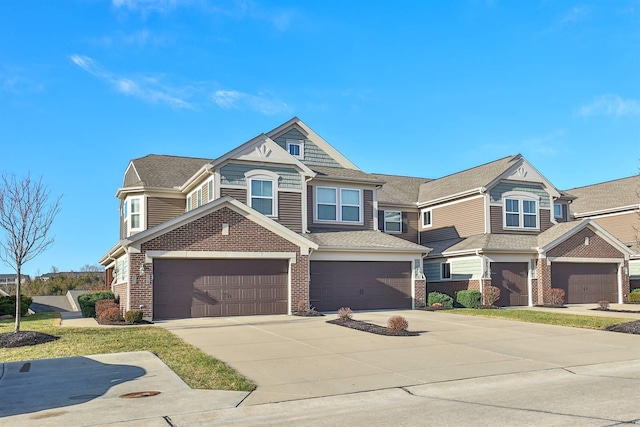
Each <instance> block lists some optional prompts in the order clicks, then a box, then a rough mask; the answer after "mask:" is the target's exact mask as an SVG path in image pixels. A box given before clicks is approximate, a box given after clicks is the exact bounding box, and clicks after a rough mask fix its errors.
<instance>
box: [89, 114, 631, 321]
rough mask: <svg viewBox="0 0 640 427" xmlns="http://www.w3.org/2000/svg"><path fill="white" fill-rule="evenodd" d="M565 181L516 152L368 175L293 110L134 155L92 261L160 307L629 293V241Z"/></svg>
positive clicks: (141, 300)
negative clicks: (269, 125)
mask: <svg viewBox="0 0 640 427" xmlns="http://www.w3.org/2000/svg"><path fill="white" fill-rule="evenodd" d="M207 154H208V153H207ZM574 190H575V193H574ZM574 190H571V191H570V192H563V191H559V190H558V189H556V188H555V187H554V186H553V185H552V184H551V183H550V182H549V181H548V180H547V179H546V178H545V177H544V176H542V174H540V172H538V171H537V170H536V169H535V168H534V167H533V166H532V165H531V164H530V163H529V162H528V161H527V160H526V159H524V158H523V157H522V156H521V155H515V156H509V157H505V158H502V159H498V160H496V161H494V162H490V163H487V164H484V165H481V166H478V167H475V168H472V169H468V170H465V171H462V172H458V173H455V174H452V175H448V176H445V177H442V178H439V179H428V178H418V177H406V176H395V175H385V174H372V173H365V172H363V171H362V170H360V169H359V168H358V167H357V166H356V165H354V164H353V163H352V162H351V161H350V160H348V159H347V158H346V157H344V156H343V155H342V154H340V153H339V152H338V151H337V150H336V149H335V148H334V147H332V146H331V145H330V144H329V143H327V142H326V141H325V140H324V139H322V138H321V137H320V136H319V135H318V134H316V133H315V132H314V131H313V130H311V129H310V128H309V127H308V126H307V125H306V124H304V123H303V122H302V121H300V120H299V119H297V118H293V119H291V120H289V121H288V122H286V123H284V124H282V125H281V126H278V127H277V128H275V129H273V130H272V131H270V132H267V133H265V134H260V135H258V136H257V137H255V138H253V139H251V140H250V141H248V142H246V143H244V144H242V145H240V146H238V147H237V148H235V149H233V150H231V151H230V152H228V153H226V154H223V155H222V156H220V157H217V158H185V157H175V156H166V155H148V156H145V157H142V158H138V159H134V160H132V161H131V162H130V163H129V165H128V167H127V168H126V170H125V173H124V179H123V184H122V187H121V188H119V189H118V190H117V193H116V197H117V198H118V199H119V200H120V241H119V242H118V243H117V244H116V245H115V246H113V247H112V248H111V249H110V250H109V251H108V252H107V253H106V254H105V255H104V256H103V257H102V258H101V260H100V263H101V264H102V265H103V266H104V267H105V270H106V280H107V283H111V287H112V289H113V291H114V292H115V294H116V295H117V296H118V297H119V299H120V304H121V307H122V309H123V310H128V309H133V308H136V309H137V308H140V309H142V310H143V312H144V315H145V317H147V318H155V319H163V318H183V317H203V316H231V315H250V314H287V313H288V314H291V313H292V312H294V311H296V310H297V308H298V307H299V306H305V305H311V306H314V307H316V308H317V309H318V310H320V311H331V310H336V309H338V308H339V307H342V306H345V307H351V308H352V309H354V310H362V309H396V308H398V309H400V308H402V309H410V308H415V307H417V306H419V305H423V304H424V303H425V300H426V296H427V293H428V292H433V291H439V292H444V293H447V294H450V295H452V296H454V295H455V292H456V291H458V290H461V289H477V290H479V291H481V292H484V291H485V290H486V289H487V287H488V286H490V285H492V286H496V287H498V288H499V289H500V291H501V298H500V300H499V301H498V305H502V306H513V305H534V304H544V303H546V302H548V300H549V290H550V289H551V288H562V289H564V290H565V292H566V297H565V301H566V302H568V303H586V302H597V301H600V300H608V301H610V302H624V301H626V296H627V295H628V293H629V290H630V279H629V273H630V268H631V274H632V275H635V274H636V273H635V270H634V268H635V267H634V266H635V264H634V260H635V259H634V257H636V256H637V255H636V252H634V251H633V249H632V248H630V247H629V246H628V245H626V244H625V242H627V240H628V239H627V237H625V236H626V234H624V235H623V234H620V233H618V231H617V229H616V228H615V227H611V226H610V225H609V224H605V223H603V222H602V221H601V218H600V217H598V216H597V215H589V214H593V213H594V212H596V213H599V212H600V210H602V209H609V208H608V207H605V208H601V207H597V208H595V209H591V208H587V209H583V210H576V209H575V207H577V206H580V199H581V198H582V197H585V196H584V194H583V193H581V192H580V191H579V189H574ZM613 199H614V202H612V204H615V203H618V202H617V200H624V202H623V203H622V204H620V203H619V204H618V205H624V206H631V205H633V203H632V202H629V201H628V200H627V199H621V198H619V197H617V196H616V197H614V198H613ZM635 203H636V205H635V209H637V200H636V202H635ZM618 205H616V206H618ZM598 206H599V205H598ZM583 212H584V213H585V215H582V213H583ZM616 213H617V211H616ZM607 214H608V213H607ZM581 215H582V216H581ZM618 216H619V217H620V218H623V216H622V215H618ZM574 219H575V220H574ZM627 231H628V230H627ZM625 233H626V231H625ZM620 239H622V242H621V241H620ZM627 243H628V242H627ZM630 260H631V264H630ZM425 276H426V280H425ZM634 277H635V276H634Z"/></svg>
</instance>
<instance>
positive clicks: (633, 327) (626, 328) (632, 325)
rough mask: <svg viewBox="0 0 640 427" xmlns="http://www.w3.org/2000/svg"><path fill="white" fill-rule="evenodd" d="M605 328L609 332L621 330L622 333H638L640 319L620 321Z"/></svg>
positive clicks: (639, 331)
mask: <svg viewBox="0 0 640 427" xmlns="http://www.w3.org/2000/svg"><path fill="white" fill-rule="evenodd" d="M605 330H607V331H611V332H622V333H624V334H640V320H634V321H633V322H627V323H621V324H619V325H613V326H607V327H606V328H605Z"/></svg>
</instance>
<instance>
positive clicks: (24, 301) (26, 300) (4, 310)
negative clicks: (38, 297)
mask: <svg viewBox="0 0 640 427" xmlns="http://www.w3.org/2000/svg"><path fill="white" fill-rule="evenodd" d="M32 302H33V299H32V298H31V297H27V296H24V295H22V296H20V314H21V315H23V316H24V315H26V314H27V312H28V311H29V306H30V305H31V303H32ZM5 314H10V315H11V316H15V315H16V296H15V295H11V296H1V297H0V316H4V315H5Z"/></svg>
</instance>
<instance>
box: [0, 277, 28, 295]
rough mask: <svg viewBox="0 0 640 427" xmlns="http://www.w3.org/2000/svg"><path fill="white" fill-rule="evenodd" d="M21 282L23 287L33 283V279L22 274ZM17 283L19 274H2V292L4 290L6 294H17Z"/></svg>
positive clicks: (0, 278) (0, 285)
mask: <svg viewBox="0 0 640 427" xmlns="http://www.w3.org/2000/svg"><path fill="white" fill-rule="evenodd" d="M20 282H21V284H23V285H25V284H28V283H31V277H30V276H29V275H28V274H22V275H21V280H20ZM17 283H18V275H17V274H15V273H11V274H0V290H3V291H4V292H5V293H15V292H16V284H17Z"/></svg>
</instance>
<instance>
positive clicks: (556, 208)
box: [553, 203, 562, 219]
mask: <svg viewBox="0 0 640 427" xmlns="http://www.w3.org/2000/svg"><path fill="white" fill-rule="evenodd" d="M553 217H554V218H560V219H562V203H554V204H553Z"/></svg>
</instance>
